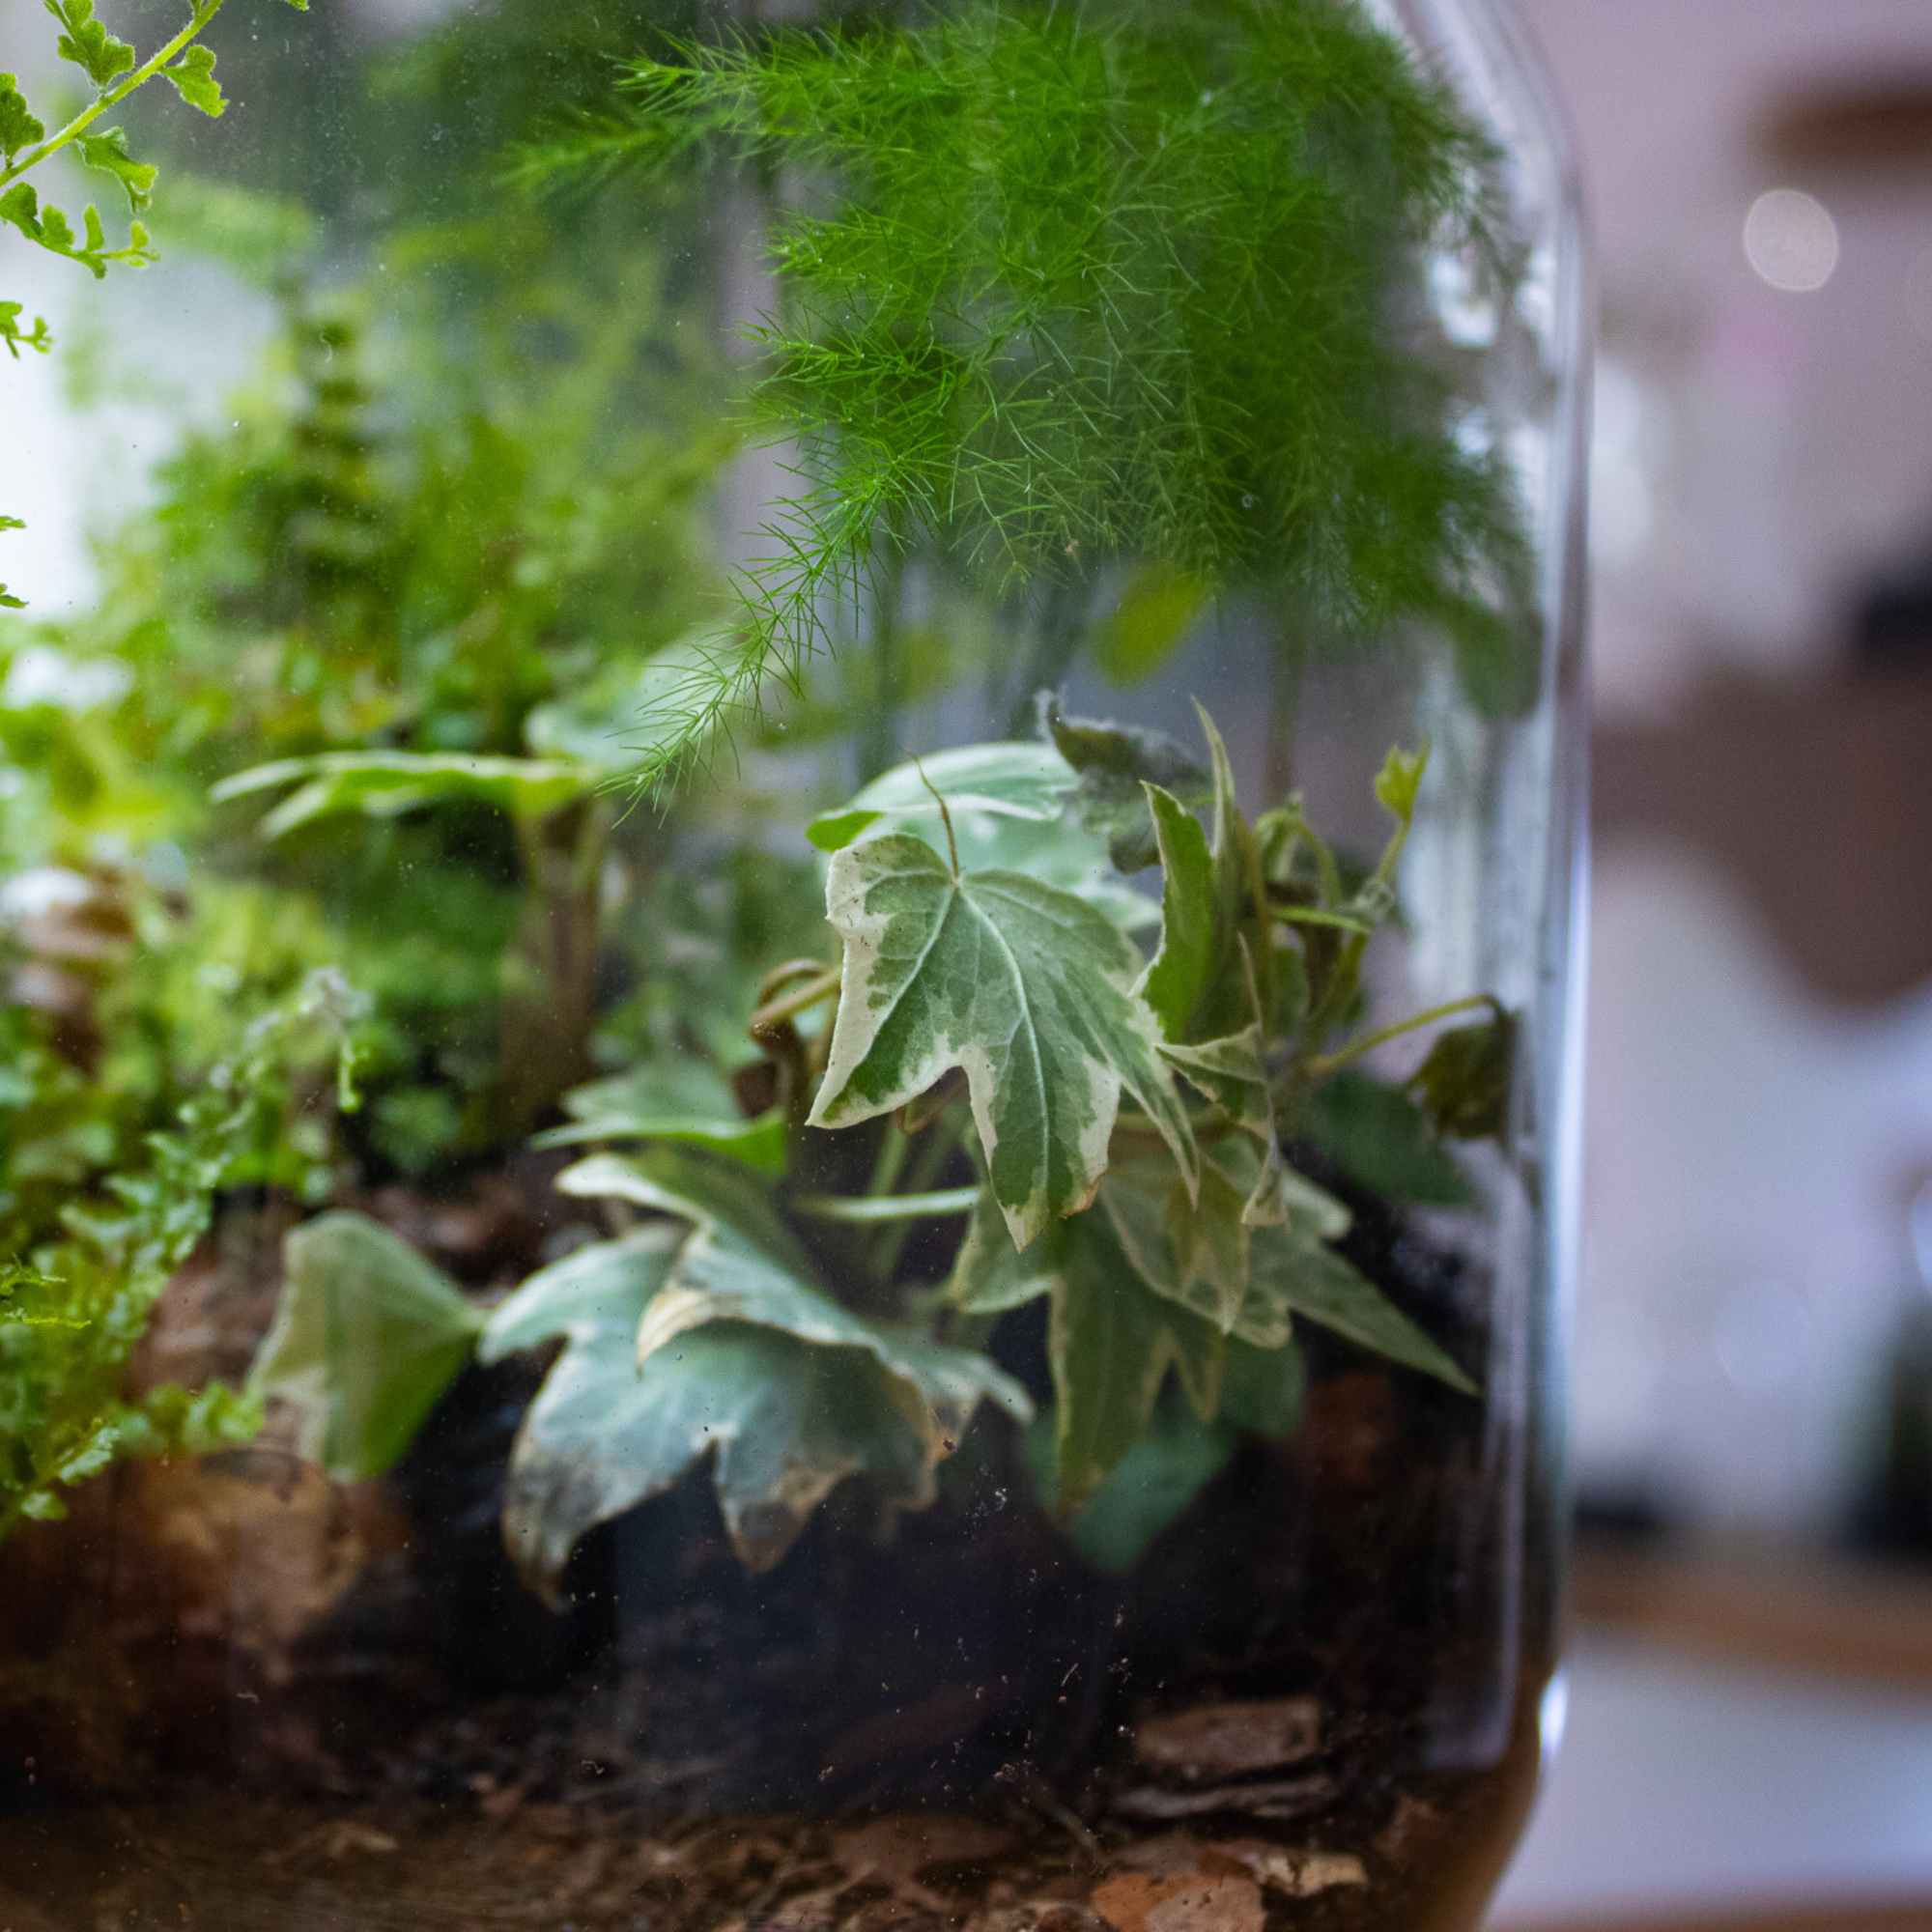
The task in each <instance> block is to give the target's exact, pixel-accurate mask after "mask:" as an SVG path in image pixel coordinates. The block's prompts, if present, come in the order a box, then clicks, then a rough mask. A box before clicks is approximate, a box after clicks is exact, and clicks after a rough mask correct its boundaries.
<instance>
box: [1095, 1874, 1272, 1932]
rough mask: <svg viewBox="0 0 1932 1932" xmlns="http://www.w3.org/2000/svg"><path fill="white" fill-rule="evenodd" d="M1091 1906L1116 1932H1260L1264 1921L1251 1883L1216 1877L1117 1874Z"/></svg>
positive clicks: (1259, 1896)
mask: <svg viewBox="0 0 1932 1932" xmlns="http://www.w3.org/2000/svg"><path fill="white" fill-rule="evenodd" d="M1093 1902H1094V1910H1095V1911H1096V1912H1097V1913H1099V1915H1100V1916H1101V1918H1104V1919H1106V1921H1107V1922H1108V1924H1110V1925H1112V1926H1113V1927H1115V1932H1262V1925H1263V1920H1264V1912H1263V1909H1262V1889H1261V1887H1260V1886H1258V1885H1257V1884H1256V1883H1255V1882H1254V1880H1253V1879H1251V1878H1239V1877H1233V1876H1227V1875H1224V1874H1221V1873H1218V1872H1206V1871H1195V1872H1190V1873H1185V1874H1181V1875H1177V1876H1174V1877H1169V1878H1162V1877H1157V1876H1156V1875H1154V1874H1153V1873H1151V1872H1137V1871H1127V1872H1118V1873H1116V1874H1115V1875H1114V1877H1112V1878H1110V1879H1108V1880H1106V1881H1105V1883H1104V1884H1102V1885H1100V1886H1099V1887H1097V1888H1096V1889H1095V1890H1094V1901H1093Z"/></svg>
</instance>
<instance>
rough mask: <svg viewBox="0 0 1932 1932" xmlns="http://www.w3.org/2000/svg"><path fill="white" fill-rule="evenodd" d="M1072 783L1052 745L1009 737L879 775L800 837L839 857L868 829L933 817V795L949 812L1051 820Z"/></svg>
mask: <svg viewBox="0 0 1932 1932" xmlns="http://www.w3.org/2000/svg"><path fill="white" fill-rule="evenodd" d="M1078 782H1079V780H1078V777H1077V775H1076V774H1075V772H1074V770H1073V768H1072V766H1071V765H1069V764H1068V763H1067V762H1066V760H1065V758H1063V757H1062V756H1061V755H1060V753H1058V752H1056V751H1055V750H1054V749H1053V747H1052V746H1051V745H1040V744H1034V743H1029V742H1027V741H1024V740H1014V741H1012V742H1010V743H999V744H991V745H961V746H958V747H956V748H954V749H953V750H952V751H946V752H935V753H932V755H931V756H930V757H926V758H921V759H918V760H917V761H915V762H913V763H910V764H903V765H895V766H894V768H893V769H892V770H891V771H889V772H882V773H881V774H880V775H879V776H878V777H877V778H875V779H874V780H873V781H871V783H869V784H868V785H867V786H866V787H865V788H864V789H863V790H862V791H861V792H859V793H858V795H857V796H856V797H854V798H853V799H851V800H850V801H849V802H848V803H847V804H845V805H843V806H841V807H840V808H839V809H838V810H837V811H821V812H820V813H819V814H818V816H817V817H816V818H814V819H812V820H811V822H810V824H809V825H808V826H807V827H806V829H805V836H806V837H807V838H810V840H811V842H812V843H813V844H814V845H815V846H817V847H818V849H819V850H820V851H821V852H842V851H843V850H844V849H845V848H846V847H847V846H848V845H850V844H851V843H852V842H853V841H854V840H855V839H857V838H864V837H865V836H866V835H867V833H869V832H877V831H880V830H891V829H896V827H898V826H899V825H901V824H903V823H904V822H905V821H906V820H907V819H923V818H925V817H927V816H930V817H932V818H934V819H935V820H936V819H937V817H938V815H939V804H938V800H937V799H935V798H934V797H933V793H934V792H937V793H938V794H939V795H940V797H942V798H944V799H945V801H946V804H947V809H948V810H951V811H953V812H966V811H984V812H991V813H992V814H993V815H994V816H996V817H1006V818H1034V819H1042V820H1045V819H1056V818H1058V817H1059V816H1060V814H1061V811H1062V810H1063V809H1064V808H1065V803H1066V798H1067V794H1068V793H1069V792H1071V791H1072V789H1073V787H1074V786H1075V784H1077V783H1078Z"/></svg>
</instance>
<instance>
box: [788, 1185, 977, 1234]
mask: <svg viewBox="0 0 1932 1932" xmlns="http://www.w3.org/2000/svg"><path fill="white" fill-rule="evenodd" d="M979 1199H980V1189H979V1187H978V1186H973V1187H941V1188H937V1189H934V1190H933V1191H932V1192H930V1193H924V1194H878V1195H852V1194H801V1195H799V1196H797V1197H796V1198H795V1199H794V1200H793V1201H792V1203H791V1206H792V1208H794V1209H795V1210H796V1211H797V1212H799V1213H801V1214H810V1216H811V1217H812V1219H813V1220H815V1221H845V1222H853V1223H857V1224H859V1225H862V1226H864V1225H867V1224H878V1223H889V1222H899V1221H923V1220H925V1219H927V1218H928V1217H930V1216H933V1215H939V1214H970V1213H971V1212H972V1211H973V1208H974V1205H975V1204H976V1203H977V1202H978V1201H979Z"/></svg>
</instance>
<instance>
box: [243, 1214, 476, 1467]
mask: <svg viewBox="0 0 1932 1932" xmlns="http://www.w3.org/2000/svg"><path fill="white" fill-rule="evenodd" d="M283 1256H284V1260H285V1264H286V1271H287V1281H286V1285H285V1286H284V1288H283V1290H282V1298H281V1302H280V1304H279V1306H278V1307H277V1309H276V1312H275V1320H274V1325H273V1326H272V1327H271V1328H270V1331H269V1334H268V1337H267V1338H266V1340H265V1341H264V1342H263V1344H262V1347H261V1350H260V1351H259V1352H258V1354H257V1355H256V1357H255V1364H254V1367H253V1368H252V1369H251V1370H250V1372H249V1377H248V1387H249V1390H250V1392H251V1393H252V1394H253V1395H255V1396H257V1397H261V1398H268V1397H270V1396H274V1397H279V1398H280V1399H281V1400H283V1401H285V1402H288V1403H290V1404H292V1405H293V1406H295V1408H296V1410H297V1413H298V1433H297V1443H298V1447H299V1449H300V1451H301V1453H302V1454H303V1455H304V1456H307V1457H309V1458H310V1459H311V1460H312V1461H315V1462H318V1463H321V1464H322V1466H323V1467H324V1468H325V1469H327V1471H328V1473H329V1474H330V1475H331V1476H332V1477H334V1478H335V1479H336V1480H337V1481H338V1482H344V1483H355V1482H361V1481H363V1480H365V1479H366V1478H368V1477H371V1476H379V1475H381V1474H382V1473H383V1472H384V1470H385V1469H388V1468H390V1467H392V1466H393V1465H394V1464H395V1463H396V1461H397V1460H398V1458H400V1457H401V1455H402V1454H403V1452H404V1450H406V1449H407V1448H408V1447H409V1445H410V1443H411V1441H412V1439H413V1438H414V1435H415V1433H416V1431H417V1429H418V1428H419V1427H420V1426H421V1424H422V1421H423V1419H424V1417H425V1416H427V1415H428V1413H429V1411H430V1410H431V1408H433V1407H434V1406H435V1405H436V1402H437V1399H438V1398H439V1397H440V1395H441V1394H442V1392H443V1390H444V1389H445V1388H447V1387H448V1385H449V1383H450V1381H451V1380H452V1378H454V1377H455V1376H456V1374H457V1372H458V1371H459V1370H460V1369H461V1368H462V1367H463V1365H464V1364H465V1363H466V1362H467V1361H468V1360H469V1355H470V1351H471V1350H472V1349H473V1348H474V1347H475V1343H476V1337H477V1334H478V1332H479V1331H480V1329H481V1327H482V1317H481V1315H480V1314H479V1312H478V1311H477V1310H476V1309H475V1308H474V1307H473V1306H472V1305H471V1303H470V1302H469V1300H468V1299H467V1298H466V1297H465V1296H464V1294H463V1293H462V1292H461V1291H460V1290H459V1289H458V1288H457V1287H456V1286H455V1284H454V1283H453V1282H451V1281H450V1280H449V1278H448V1276H446V1275H445V1274H443V1272H442V1271H441V1270H440V1268H437V1267H433V1266H432V1265H431V1264H429V1263H428V1262H426V1261H425V1260H424V1259H423V1258H422V1257H421V1256H420V1255H419V1254H417V1253H416V1251H415V1250H414V1249H413V1248H412V1247H411V1246H409V1244H408V1243H407V1242H405V1241H401V1240H399V1239H398V1238H397V1237H396V1236H394V1235H392V1234H391V1233H390V1232H389V1231H388V1230H387V1229H386V1228H384V1227H383V1226H382V1225H381V1224H380V1223H379V1222H376V1221H372V1220H370V1219H369V1218H368V1217H367V1216H366V1215H362V1214H354V1213H347V1212H338V1213H330V1214H324V1215H321V1216H319V1217H318V1218H317V1219H315V1220H313V1221H307V1222H304V1223H303V1224H302V1225H301V1226H300V1227H299V1228H297V1229H296V1230H295V1231H294V1232H293V1233H292V1234H291V1235H290V1236H289V1237H288V1240H287V1241H286V1243H284V1246H283Z"/></svg>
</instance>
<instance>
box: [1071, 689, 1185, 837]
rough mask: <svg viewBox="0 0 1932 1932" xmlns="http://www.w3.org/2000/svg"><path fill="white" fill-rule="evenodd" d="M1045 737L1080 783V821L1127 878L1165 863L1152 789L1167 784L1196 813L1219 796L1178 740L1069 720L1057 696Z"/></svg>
mask: <svg viewBox="0 0 1932 1932" xmlns="http://www.w3.org/2000/svg"><path fill="white" fill-rule="evenodd" d="M1039 725H1040V735H1041V736H1042V737H1043V738H1045V739H1046V740H1047V741H1048V742H1049V743H1051V744H1052V746H1053V747H1054V749H1055V750H1056V751H1057V752H1059V753H1060V754H1061V756H1062V757H1064V758H1065V760H1066V762H1067V763H1068V764H1069V765H1071V766H1072V767H1073V769H1074V771H1076V772H1077V773H1078V774H1079V776H1080V783H1079V788H1078V789H1077V790H1076V791H1075V793H1074V795H1073V809H1074V814H1075V816H1076V817H1077V818H1078V819H1079V821H1080V823H1081V824H1082V825H1083V826H1085V827H1086V829H1087V830H1088V831H1089V832H1092V833H1095V834H1097V835H1098V836H1099V837H1101V838H1105V839H1106V840H1107V843H1108V856H1109V857H1110V858H1111V859H1112V860H1113V863H1114V865H1115V867H1117V868H1118V869H1119V870H1121V871H1122V872H1138V871H1140V870H1141V869H1142V868H1143V867H1148V866H1151V865H1153V864H1154V863H1155V862H1156V861H1157V860H1158V859H1159V857H1160V852H1159V847H1158V845H1157V844H1156V842H1155V839H1154V833H1153V822H1152V820H1151V816H1150V815H1149V807H1148V797H1147V791H1146V787H1147V786H1148V785H1159V786H1160V787H1161V788H1162V790H1163V791H1166V792H1168V793H1170V794H1172V795H1173V796H1174V797H1176V798H1178V799H1179V800H1180V801H1181V802H1182V803H1183V804H1186V805H1188V806H1195V805H1204V804H1206V803H1207V802H1208V798H1209V797H1210V796H1211V795H1212V794H1211V790H1210V787H1209V783H1208V774H1207V773H1206V772H1205V771H1204V770H1203V769H1202V768H1201V766H1200V764H1199V763H1198V762H1197V761H1196V760H1195V759H1194V757H1193V756H1192V755H1191V754H1190V753H1188V751H1187V750H1186V749H1185V747H1183V746H1182V745H1181V744H1179V742H1178V741H1177V740H1176V739H1173V738H1170V737H1169V736H1168V735H1167V734H1166V733H1165V732H1163V731H1148V730H1143V729H1141V728H1140V727H1139V726H1136V725H1103V724H1100V723H1098V722H1097V721H1095V720H1094V719H1090V718H1068V717H1066V716H1065V715H1064V714H1063V713H1062V711H1061V709H1060V705H1059V701H1058V699H1057V698H1056V697H1055V696H1054V694H1053V693H1052V692H1048V691H1043V692H1041V693H1040V695H1039Z"/></svg>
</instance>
